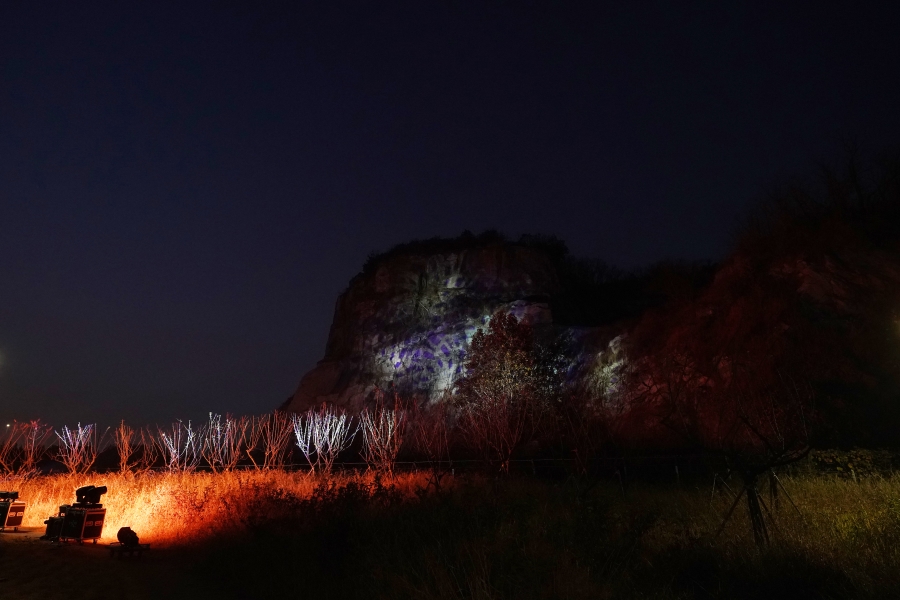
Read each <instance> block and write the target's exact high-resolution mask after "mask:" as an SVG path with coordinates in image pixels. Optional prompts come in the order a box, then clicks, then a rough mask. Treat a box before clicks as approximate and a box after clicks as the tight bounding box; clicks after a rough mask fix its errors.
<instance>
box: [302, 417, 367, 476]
mask: <svg viewBox="0 0 900 600" xmlns="http://www.w3.org/2000/svg"><path fill="white" fill-rule="evenodd" d="M292 422H293V429H294V435H295V438H296V440H297V445H298V446H299V447H300V451H301V452H303V455H304V456H305V457H306V460H307V461H309V464H310V467H311V468H312V470H313V472H315V471H320V472H322V473H326V474H328V473H331V469H332V466H333V465H334V461H335V460H336V459H337V457H338V455H339V454H340V453H341V452H343V451H344V450H346V449H347V448H349V447H350V444H352V443H353V439H354V438H355V437H356V433H357V432H358V431H359V426H357V427H356V428H354V427H353V417H352V416H350V415H348V414H347V412H346V411H345V410H344V409H339V408H336V407H334V406H329V405H328V404H325V403H323V404H322V407H321V408H320V409H319V410H316V409H314V408H310V409H309V410H308V411H307V412H305V413H304V414H302V415H294V416H293V419H292ZM313 457H315V459H313Z"/></svg>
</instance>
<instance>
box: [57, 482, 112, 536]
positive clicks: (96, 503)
mask: <svg viewBox="0 0 900 600" xmlns="http://www.w3.org/2000/svg"><path fill="white" fill-rule="evenodd" d="M105 493H106V486H105V485H102V486H99V487H98V486H93V485H86V486H84V487H80V488H78V489H77V490H75V498H76V500H77V502H75V504H71V505H69V504H63V505H62V506H60V507H59V514H58V515H57V516H55V517H50V518H48V519H47V520H46V521H44V524H45V525H47V531H46V533H45V534H44V536H43V537H42V538H41V539H46V540H52V541H65V540H75V541H76V542H78V543H79V544H83V543H84V540H91V541H93V542H94V543H95V544H96V543H97V540H99V539H100V537H101V536H102V535H103V522H104V521H105V520H106V509H105V508H103V505H102V504H100V496H102V495H103V494H105Z"/></svg>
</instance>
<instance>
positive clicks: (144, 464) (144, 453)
mask: <svg viewBox="0 0 900 600" xmlns="http://www.w3.org/2000/svg"><path fill="white" fill-rule="evenodd" d="M140 438H141V453H140V458H138V460H137V462H136V464H135V465H134V470H135V471H136V472H138V473H148V472H149V471H151V470H153V467H154V466H155V465H156V462H157V459H158V458H159V457H160V455H161V450H160V444H159V440H158V439H157V437H156V434H154V433H153V431H151V430H150V429H149V428H148V429H141V430H140Z"/></svg>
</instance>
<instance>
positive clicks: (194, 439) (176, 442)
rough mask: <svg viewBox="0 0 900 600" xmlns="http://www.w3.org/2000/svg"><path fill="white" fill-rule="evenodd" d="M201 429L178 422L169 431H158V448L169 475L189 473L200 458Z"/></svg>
mask: <svg viewBox="0 0 900 600" xmlns="http://www.w3.org/2000/svg"><path fill="white" fill-rule="evenodd" d="M203 437H204V436H203V429H202V428H200V429H194V427H193V426H192V425H191V422H190V421H188V422H187V424H186V425H185V424H184V423H183V422H181V421H178V422H177V423H173V424H172V428H171V430H170V431H165V430H163V429H160V430H159V438H158V442H157V443H158V446H159V450H160V453H161V454H162V456H163V461H164V462H165V465H166V468H167V469H168V470H169V472H170V473H178V472H190V471H193V470H194V469H196V468H197V465H199V464H200V459H201V458H202V449H203Z"/></svg>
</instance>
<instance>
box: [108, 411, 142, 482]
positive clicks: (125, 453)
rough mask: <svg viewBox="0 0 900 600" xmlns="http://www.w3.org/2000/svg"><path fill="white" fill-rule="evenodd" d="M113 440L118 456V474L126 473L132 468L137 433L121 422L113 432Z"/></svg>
mask: <svg viewBox="0 0 900 600" xmlns="http://www.w3.org/2000/svg"><path fill="white" fill-rule="evenodd" d="M113 439H114V440H115V444H116V453H117V454H118V455H119V472H120V473H127V472H128V471H130V470H131V468H132V466H133V464H132V458H133V457H134V455H135V453H136V452H137V444H135V441H136V440H137V432H135V430H134V429H132V428H131V427H129V426H128V425H126V424H125V421H124V420H123V421H121V422H119V425H118V427H116V428H115V430H114V431H113Z"/></svg>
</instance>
